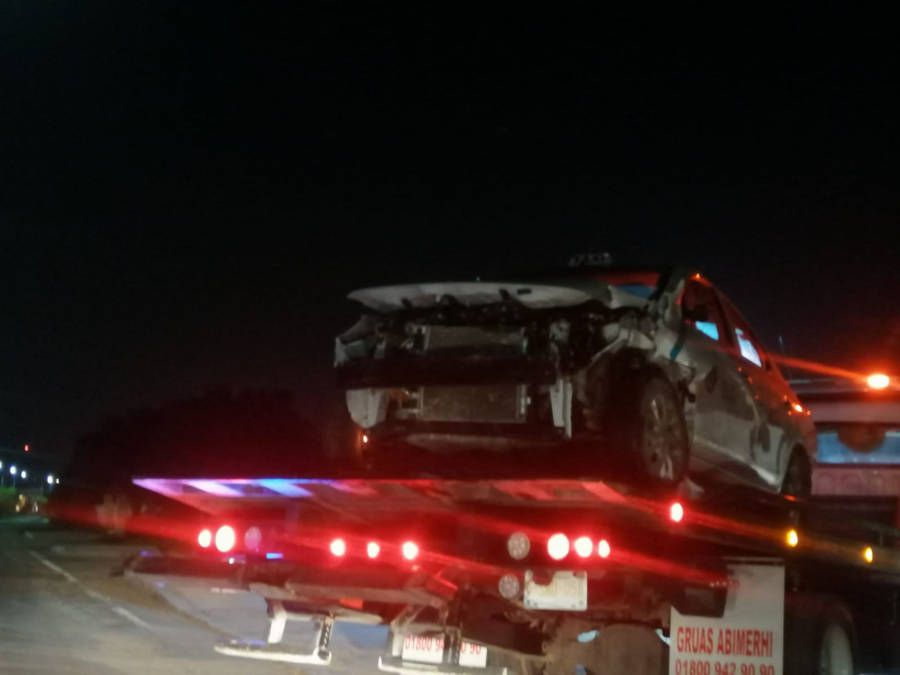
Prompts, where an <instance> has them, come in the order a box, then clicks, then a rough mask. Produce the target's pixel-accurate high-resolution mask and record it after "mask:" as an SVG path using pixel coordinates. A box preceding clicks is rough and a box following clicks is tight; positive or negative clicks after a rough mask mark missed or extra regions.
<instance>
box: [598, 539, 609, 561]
mask: <svg viewBox="0 0 900 675" xmlns="http://www.w3.org/2000/svg"><path fill="white" fill-rule="evenodd" d="M610 553H612V548H611V547H610V545H609V542H608V541H606V539H601V540H600V543H599V544H597V555H599V556H600V557H601V558H608V557H609V554H610Z"/></svg>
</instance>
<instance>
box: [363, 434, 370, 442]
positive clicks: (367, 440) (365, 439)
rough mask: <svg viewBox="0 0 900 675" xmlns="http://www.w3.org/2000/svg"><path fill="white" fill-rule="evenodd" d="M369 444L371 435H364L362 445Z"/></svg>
mask: <svg viewBox="0 0 900 675" xmlns="http://www.w3.org/2000/svg"><path fill="white" fill-rule="evenodd" d="M368 442H369V435H368V434H363V435H362V444H363V445H366V444H368Z"/></svg>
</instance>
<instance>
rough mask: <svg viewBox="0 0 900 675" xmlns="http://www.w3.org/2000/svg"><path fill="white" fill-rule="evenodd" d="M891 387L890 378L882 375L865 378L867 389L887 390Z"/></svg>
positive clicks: (875, 374)
mask: <svg viewBox="0 0 900 675" xmlns="http://www.w3.org/2000/svg"><path fill="white" fill-rule="evenodd" d="M890 385H891V378H890V377H888V376H887V375H885V374H884V373H872V374H871V375H869V376H868V377H867V378H866V386H867V387H869V389H887V388H888V387H889V386H890Z"/></svg>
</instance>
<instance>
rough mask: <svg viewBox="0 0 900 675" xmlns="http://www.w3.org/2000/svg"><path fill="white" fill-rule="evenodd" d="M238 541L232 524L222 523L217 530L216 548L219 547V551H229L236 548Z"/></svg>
mask: <svg viewBox="0 0 900 675" xmlns="http://www.w3.org/2000/svg"><path fill="white" fill-rule="evenodd" d="M236 541H237V535H235V533H234V528H233V527H231V525H222V526H221V527H220V528H219V529H218V530H216V549H218V551H219V553H228V552H229V551H230V550H231V549H233V548H234V544H235V542H236Z"/></svg>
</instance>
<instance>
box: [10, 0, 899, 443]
mask: <svg viewBox="0 0 900 675" xmlns="http://www.w3.org/2000/svg"><path fill="white" fill-rule="evenodd" d="M550 7H551V5H544V6H543V8H542V10H541V11H540V13H535V14H529V13H528V12H527V11H526V10H525V9H523V7H522V6H516V5H510V6H509V7H508V8H507V10H505V11H503V12H500V11H497V12H496V13H495V14H491V15H489V14H486V13H485V10H484V7H480V6H479V5H471V6H468V5H462V4H457V3H451V4H447V5H444V6H443V9H442V10H441V11H437V10H435V9H433V8H431V7H430V5H429V3H422V4H420V5H418V7H417V8H416V9H411V10H404V9H397V8H396V6H392V5H391V3H384V4H376V3H367V4H364V5H354V4H350V3H342V2H303V3H285V4H278V5H267V4H262V3H242V4H239V5H238V4H233V3H221V2H220V3H215V4H208V5H204V4H202V3H197V4H195V3H164V2H152V3H145V4H142V5H140V6H136V5H135V4H133V3H122V2H110V3H82V2H46V3H36V2H33V1H31V0H22V1H20V2H5V3H4V5H3V12H2V15H0V280H2V296H0V307H2V314H0V317H2V318H0V445H4V444H5V445H20V444H21V443H23V442H26V441H28V442H30V443H31V444H32V445H33V446H34V447H35V448H37V449H40V450H44V451H49V452H59V453H65V452H68V450H69V448H70V447H71V444H72V442H73V440H74V439H75V438H76V437H77V436H78V435H79V434H81V433H84V432H85V431H86V430H89V429H90V428H91V427H92V426H93V425H96V423H97V422H98V420H99V419H100V418H101V417H103V416H104V415H106V414H109V413H115V412H121V411H124V410H127V409H129V408H133V407H135V406H141V405H148V404H158V403H160V402H163V401H166V400H172V399H178V398H183V397H186V396H190V395H194V394H197V393H200V392H202V391H204V390H205V389H207V388H209V387H212V386H218V385H232V386H239V387H243V386H252V387H272V388H281V387H287V388H290V389H292V390H294V391H296V392H297V395H298V396H299V397H300V399H301V400H302V401H304V403H305V405H307V406H309V410H310V414H311V415H315V414H318V413H317V411H318V410H320V409H322V408H323V406H324V403H323V402H324V401H325V400H326V399H327V397H333V396H334V390H333V385H332V379H331V372H330V367H331V358H332V344H333V338H334V335H335V334H336V333H338V332H339V331H340V330H341V329H343V328H345V327H346V326H348V325H349V324H350V323H351V322H352V321H353V319H354V318H355V314H356V310H355V308H353V307H352V306H351V305H350V303H349V302H347V301H345V300H344V296H345V295H346V293H347V292H348V291H350V290H352V289H353V288H356V287H359V286H364V285H374V284H381V283H386V282H399V281H412V280H445V279H470V278H473V277H474V276H476V275H482V274H489V273H491V272H494V271H496V270H502V269H514V270H521V269H527V268H529V267H546V266H549V265H554V264H558V263H561V262H564V261H565V260H566V259H567V258H568V257H569V255H570V254H572V253H574V252H577V251H583V250H586V249H588V248H597V249H602V250H607V251H609V252H611V253H612V255H613V257H614V258H615V259H616V260H617V261H618V262H622V263H624V262H632V261H634V262H681V263H687V264H693V265H696V266H698V267H699V268H701V269H703V270H704V271H706V273H707V274H708V276H709V277H710V278H712V279H713V281H715V282H716V283H717V284H718V285H719V286H720V287H722V288H723V289H724V290H725V291H726V293H728V294H729V295H730V296H731V297H732V299H733V300H734V301H735V302H736V304H737V305H738V306H739V307H741V308H742V309H743V311H744V313H745V314H747V316H748V318H749V319H750V320H751V323H753V325H754V326H755V327H756V329H757V332H759V333H760V335H761V337H762V339H763V341H764V342H765V343H766V344H767V345H769V346H770V347H773V346H774V345H775V344H776V341H777V338H778V336H782V338H783V341H784V344H785V346H786V349H787V352H788V353H789V354H791V355H793V356H798V357H802V358H808V359H816V360H821V361H826V362H828V363H834V364H837V365H841V366H848V367H853V368H867V367H869V366H871V365H881V366H882V367H885V368H887V369H889V370H890V369H893V370H894V372H896V371H898V370H900V364H898V360H900V290H898V283H897V280H898V274H897V270H898V265H900V252H898V249H900V236H898V214H900V182H898V178H900V170H898V162H900V142H898V141H900V105H898V97H897V91H898V68H897V64H896V61H897V59H896V55H895V54H894V52H895V51H896V34H895V28H894V23H893V22H892V21H888V20H887V19H886V18H885V17H878V16H854V17H841V16H828V17H824V18H823V17H822V16H821V14H820V12H821V10H817V15H816V16H815V17H813V16H811V15H807V14H797V15H793V16H792V15H788V14H786V13H783V12H781V13H779V14H777V15H766V14H764V13H762V12H760V13H759V14H756V15H746V16H740V15H732V14H728V15H725V14H723V15H721V16H714V15H709V14H706V15H704V17H703V21H702V22H700V21H699V20H697V19H695V18H693V17H691V16H688V15H686V14H684V15H682V14H679V15H673V16H654V17H652V18H653V21H652V22H651V21H650V18H651V17H649V16H646V15H644V16H639V17H624V16H614V15H612V14H610V13H608V12H606V11H604V12H603V13H602V14H600V15H598V14H596V13H593V12H591V11H589V10H588V9H585V10H584V11H583V12H582V11H577V10H575V9H569V10H567V11H566V13H565V14H557V15H554V14H553V13H552V12H550V9H549V8H550ZM585 7H587V8H590V7H596V5H586V6H585ZM649 13H650V11H649V9H648V10H647V12H646V14H649ZM882 26H883V27H884V28H882Z"/></svg>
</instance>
